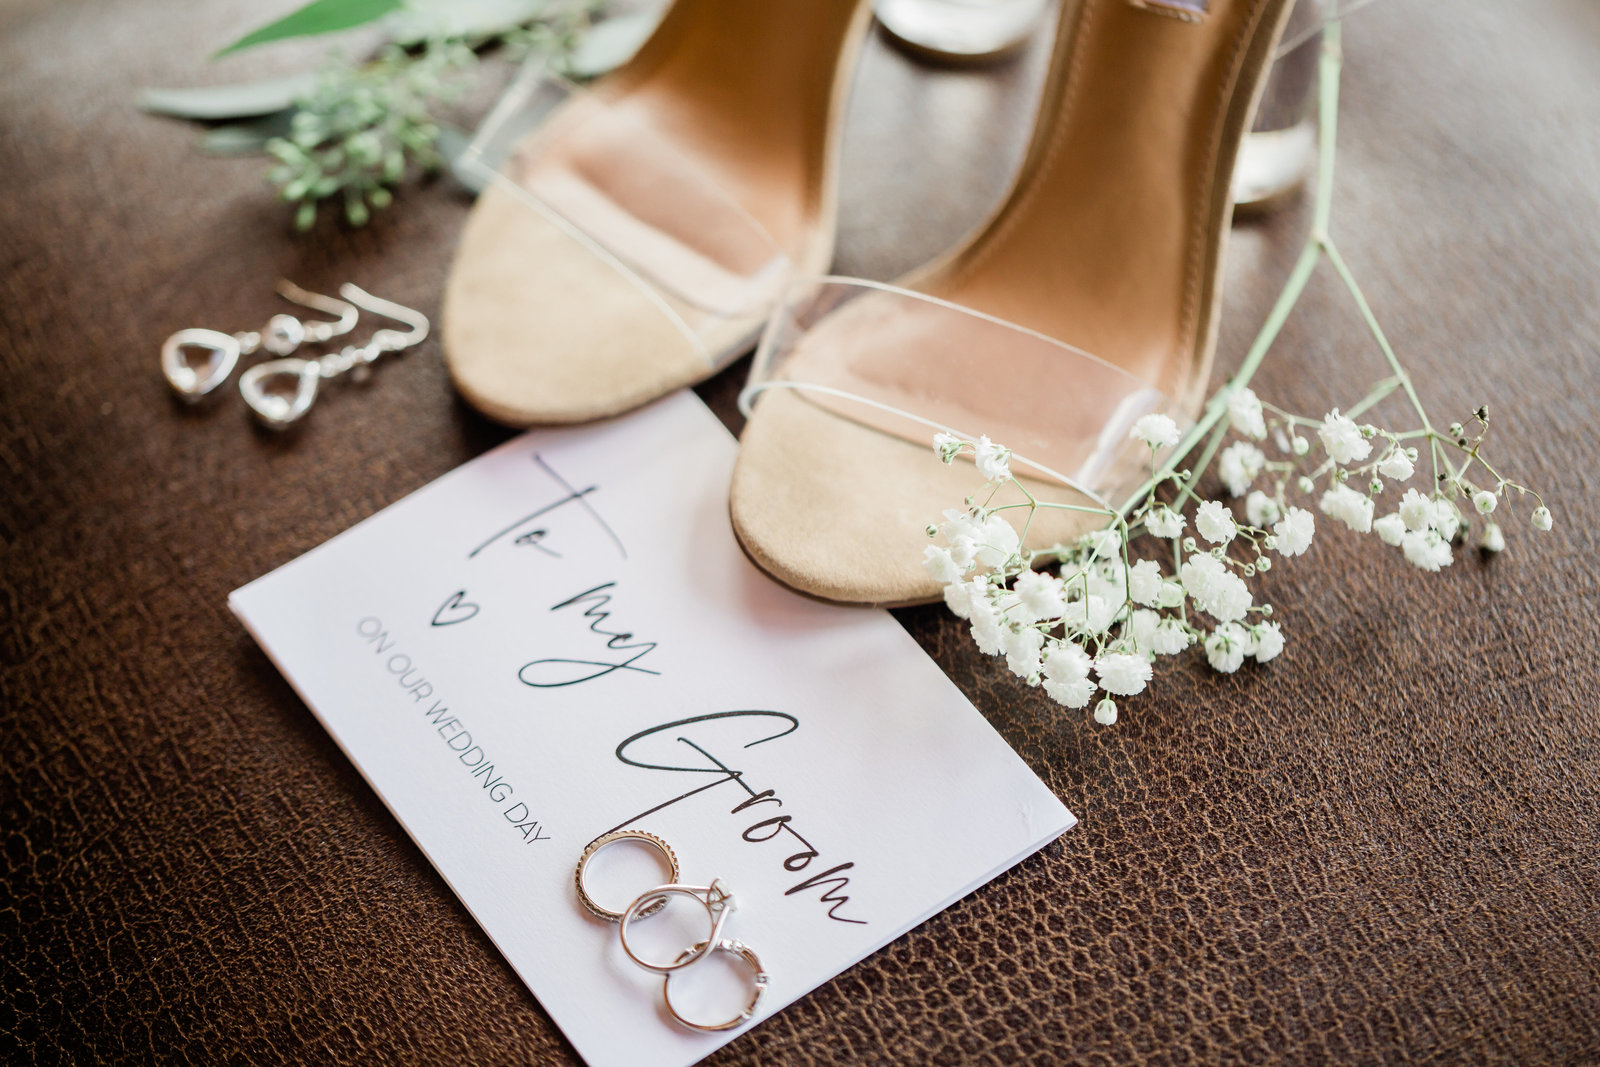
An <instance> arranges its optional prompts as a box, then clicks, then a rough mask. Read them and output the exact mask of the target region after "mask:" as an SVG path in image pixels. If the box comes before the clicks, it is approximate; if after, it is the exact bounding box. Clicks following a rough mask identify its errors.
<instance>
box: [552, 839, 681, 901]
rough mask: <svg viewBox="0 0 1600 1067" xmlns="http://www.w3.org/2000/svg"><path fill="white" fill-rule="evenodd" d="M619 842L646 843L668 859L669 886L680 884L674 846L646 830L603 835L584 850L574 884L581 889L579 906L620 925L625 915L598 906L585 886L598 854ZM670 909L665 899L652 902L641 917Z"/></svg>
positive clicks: (574, 874) (579, 891)
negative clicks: (586, 878)
mask: <svg viewBox="0 0 1600 1067" xmlns="http://www.w3.org/2000/svg"><path fill="white" fill-rule="evenodd" d="M618 841H642V842H643V843H644V844H646V845H649V846H651V847H652V848H654V849H655V850H656V851H658V852H660V853H661V855H663V856H665V857H666V860H667V869H668V871H669V874H668V875H667V882H668V883H675V882H677V880H678V857H677V854H676V853H674V852H673V851H672V846H671V845H669V844H667V843H666V842H665V841H663V840H661V838H659V837H657V836H656V835H655V834H648V833H645V832H644V831H643V830H613V831H611V832H610V833H609V834H601V835H600V836H599V837H597V838H595V839H594V840H593V841H591V842H589V845H588V847H587V848H585V849H584V850H583V855H582V856H579V857H578V869H577V870H576V871H574V872H573V875H572V881H573V884H574V885H575V886H576V887H577V889H578V902H579V903H580V904H582V905H583V906H584V907H585V908H586V909H588V911H589V914H591V915H593V916H595V917H596V918H599V919H604V920H605V921H606V922H611V923H620V922H621V921H622V916H623V912H620V911H612V910H611V909H610V908H606V907H603V906H602V905H600V904H599V903H597V902H596V901H595V899H594V897H592V896H590V895H589V887H588V886H587V885H586V884H585V882H584V874H585V872H586V871H587V869H588V866H589V861H590V860H591V859H593V858H594V854H595V853H596V852H599V851H600V850H601V849H603V848H605V847H606V846H607V845H614V844H616V843H617V842H618ZM666 906H667V901H666V898H664V897H663V898H661V899H659V900H656V901H652V902H651V903H650V904H649V905H648V906H646V907H644V908H641V909H640V911H639V914H638V916H637V917H638V918H644V917H645V916H646V915H654V914H655V913H656V912H658V911H660V910H661V909H662V908H664V907H666Z"/></svg>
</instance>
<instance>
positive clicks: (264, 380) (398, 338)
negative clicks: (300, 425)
mask: <svg viewBox="0 0 1600 1067" xmlns="http://www.w3.org/2000/svg"><path fill="white" fill-rule="evenodd" d="M312 295H314V294H312ZM339 295H340V296H343V297H344V298H345V299H346V300H348V301H350V302H351V303H352V304H354V305H355V306H356V307H359V308H360V309H361V310H362V311H367V312H371V313H372V314H374V315H379V316H382V317H383V318H387V319H393V320H394V321H395V322H400V323H404V324H405V325H406V327H407V329H406V330H403V331H402V330H392V329H389V328H388V327H383V328H381V329H378V330H375V331H374V332H373V334H372V336H371V337H369V338H367V343H366V344H364V345H346V346H345V347H344V348H343V349H341V350H340V351H338V352H329V353H328V354H327V355H325V356H322V357H321V358H319V359H309V360H308V359H275V360H273V361H272V362H270V363H260V364H257V365H256V366H254V367H251V368H250V369H249V370H247V371H245V372H244V376H243V377H241V378H240V379H239V392H240V394H241V395H242V396H243V397H244V399H245V403H247V404H249V405H250V410H251V411H253V412H255V415H256V418H258V419H260V420H261V422H262V424H263V425H265V426H267V427H268V428H269V429H274V430H283V429H287V428H288V427H290V426H292V425H294V424H295V423H296V422H298V421H300V419H301V418H302V417H303V416H304V415H305V413H306V412H307V411H310V410H311V405H312V404H313V403H314V402H315V401H316V399H317V389H318V385H319V384H320V382H321V380H322V379H324V378H337V377H339V375H341V374H344V373H345V372H346V371H355V372H356V373H355V375H354V377H356V378H364V377H365V376H366V375H367V374H368V373H369V372H370V370H371V365H372V363H373V361H374V360H376V359H377V358H378V357H380V356H382V355H385V354H386V353H389V352H401V351H404V350H405V349H407V348H410V347H412V346H413V345H417V344H420V343H421V342H422V341H423V340H425V339H426V338H427V336H428V317H427V316H426V315H424V314H422V312H420V311H416V310H413V309H412V308H408V307H406V306H405V305H404V304H396V303H395V302H394V301H392V300H384V299H382V298H381V297H376V296H373V295H372V294H371V293H369V292H367V291H366V290H365V289H362V288H361V287H360V286H358V285H352V284H350V283H349V282H346V283H345V284H344V285H341V286H340V287H339ZM323 299H328V298H323Z"/></svg>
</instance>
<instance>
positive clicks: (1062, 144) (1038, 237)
mask: <svg viewBox="0 0 1600 1067" xmlns="http://www.w3.org/2000/svg"><path fill="white" fill-rule="evenodd" d="M1290 7H1291V4H1290V3H1289V0H1211V2H1210V3H1206V2H1204V0H1169V2H1166V3H1163V2H1160V0H1142V2H1141V0H1066V2H1065V3H1064V4H1063V5H1062V11H1061V15H1060V22H1059V24H1058V30H1057V41H1056V46H1055V57H1054V59H1053V61H1052V68H1051V71H1050V74H1049V77H1048V80H1047V82H1046V85H1045V90H1044V95H1043V98H1042V103H1041V106H1040V114H1039V117H1038V121H1037V124H1036V126H1035V130H1034V134H1033V139H1032V143H1031V145H1030V147H1029V149H1028V152H1027V153H1026V155H1025V157H1024V162H1023V166H1022V169H1021V172H1020V174H1019V176H1018V178H1017V180H1016V183H1015V185H1014V186H1013V188H1012V189H1011V191H1010V193H1009V194H1008V195H1007V197H1006V198H1005V199H1004V200H1003V202H1002V204H1001V206H1000V207H999V208H998V209H997V210H996V212H995V213H994V215H993V216H992V217H991V218H990V220H989V221H988V222H987V223H986V224H985V225H984V226H983V227H982V228H980V230H979V232H978V233H977V234H976V236H974V237H973V238H971V239H970V240H969V241H967V242H966V243H965V244H964V245H963V246H962V247H960V248H959V249H957V250H956V251H954V252H952V253H950V254H949V255H947V256H945V257H943V258H941V259H940V260H939V261H937V262H935V263H934V264H931V265H930V266H928V267H925V268H922V269H921V270H919V271H917V272H915V273H914V274H913V275H912V276H911V277H909V278H906V279H904V280H902V281H901V282H900V284H899V285H897V286H887V285H880V284H875V283H871V282H863V281H860V280H855V279H847V278H823V279H820V280H815V281H811V282H802V283H796V284H795V285H793V286H792V287H791V289H790V291H789V292H788V293H787V294H786V296H785V298H784V300H783V302H782V303H781V304H780V305H779V308H778V310H777V312H776V313H775V314H774V316H773V319H772V321H771V323H770V324H769V326H768V328H767V331H766V333H765V335H764V336H763V338H762V343H761V347H760V349H759V350H758V351H757V355H756V361H755V365H754V367H753V368H752V372H751V379H750V384H749V385H748V386H747V387H746V389H745V392H744V395H743V396H742V398H741V403H742V406H743V407H744V409H745V411H746V413H747V414H748V415H749V422H748V424H747V425H746V427H745V430H744V433H743V436H742V438H741V447H740V454H739V459H738V463H737V465H736V467H735V469H734V475H733V484H732V487H731V491H730V512H731V516H732V521H733V527H734V530H735V532H736V533H737V535H738V538H739V541H740V543H741V545H742V546H743V547H744V550H745V552H746V553H747V554H748V555H749V556H750V558H751V559H752V560H753V561H755V563H756V564H757V565H759V566H760V567H762V568H763V569H764V570H766V571H767V573H769V574H770V575H772V576H773V577H774V578H776V579H777V580H778V581H780V582H782V583H783V584H785V585H787V586H790V587H791V588H793V589H796V590H799V591H801V592H804V593H808V594H811V595H813V596H817V597H821V598H824V599H827V600H833V601H842V602H849V603H859V604H875V605H900V604H913V603H923V602H927V601H931V600H935V599H937V598H938V596H939V595H940V592H941V590H940V587H939V585H938V583H936V582H935V581H933V579H931V578H930V577H929V576H928V574H927V573H925V572H924V570H923V568H922V565H921V559H922V552H923V549H924V547H925V546H926V545H927V544H928V543H929V542H928V538H927V534H926V530H927V527H928V525H929V524H930V523H937V522H939V521H940V520H941V514H942V512H943V510H944V509H946V508H948V507H950V506H951V505H953V504H957V503H958V502H959V501H960V500H961V499H962V497H963V496H965V495H967V494H970V493H973V492H976V491H977V490H978V489H979V488H980V487H981V486H982V484H983V479H982V477H981V476H980V475H979V474H978V473H977V470H976V468H975V467H974V466H973V464H972V463H971V462H967V461H959V462H957V463H956V464H955V465H954V467H946V466H945V465H944V464H943V463H942V462H941V461H940V460H939V458H938V457H937V456H936V455H935V453H934V450H933V447H932V438H933V434H934V432H935V431H936V430H947V431H951V432H955V433H957V434H959V435H961V436H964V437H967V438H969V439H972V438H974V437H975V435H977V434H987V435H989V436H990V437H991V438H992V439H994V440H995V441H997V442H999V443H1001V444H1003V445H1006V446H1007V447H1010V448H1011V449H1013V450H1014V452H1015V453H1016V455H1015V457H1014V459H1013V461H1012V469H1013V471H1015V472H1016V474H1017V476H1018V477H1019V479H1021V480H1022V481H1023V482H1024V484H1025V485H1027V486H1028V488H1029V491H1030V492H1033V493H1034V494H1035V495H1037V496H1038V497H1040V498H1041V499H1044V500H1055V501H1061V502H1064V503H1078V504H1083V503H1086V502H1087V500H1094V499H1096V498H1098V499H1099V500H1102V501H1103V500H1110V501H1112V504H1111V506H1115V505H1116V504H1117V503H1120V502H1121V500H1122V499H1123V495H1122V494H1125V493H1126V492H1128V491H1131V490H1132V489H1133V488H1134V487H1136V486H1137V485H1138V484H1139V481H1140V479H1141V477H1142V475H1143V474H1144V473H1145V471H1144V464H1145V463H1147V462H1148V457H1149V453H1148V451H1147V450H1143V446H1139V445H1133V446H1131V447H1130V442H1129V441H1128V431H1129V428H1130V427H1131V425H1132V423H1133V422H1134V421H1135V420H1136V419H1138V418H1139V417H1140V416H1141V415H1145V414H1149V413H1152V412H1162V413H1165V414H1168V415H1170V416H1172V417H1173V418H1175V419H1177V420H1178V422H1179V424H1180V425H1184V424H1192V422H1193V420H1194V418H1195V417H1196V416H1197V414H1198V412H1199V409H1200V406H1201V403H1202V401H1203V399H1204V396H1205V393H1206V389H1207V380H1208V378H1209V375H1210V369H1211V360H1212V354H1213V352H1214V350H1215V347H1216V335H1217V311H1218V305H1219V295H1220V292H1219V283H1218V277H1219V274H1220V270H1221V264H1222V257H1223V246H1224V242H1225V240H1226V237H1227V233H1228V224H1229V219H1230V214H1231V207H1232V205H1231V201H1230V192H1229V187H1230V177H1231V175H1232V170H1233V163H1234V159H1235V156H1236V155H1237V152H1238V148H1239V143H1240V141H1241V139H1242V138H1243V136H1244V133H1245V131H1247V130H1248V129H1249V128H1250V118H1251V114H1252V111H1253V108H1254V105H1255V101H1256V97H1257V95H1258V93H1259V90H1260V86H1261V84H1262V82H1263V80H1264V76H1265V74H1266V71H1267V69H1268V67H1269V65H1270V64H1271V61H1272V56H1273V50H1274V48H1275V46H1276V42H1277V40H1278V38H1279V35H1280V34H1281V32H1282V28H1283V23H1284V21H1285V18H1286V16H1287V14H1288V11H1289V9H1290ZM1090 494H1093V495H1090ZM1101 506H1104V505H1101ZM1085 524H1086V520H1085V518H1084V517H1083V515H1082V513H1079V512H1071V511H1063V510H1059V509H1041V510H1039V511H1037V512H1036V513H1035V514H1034V517H1033V522H1032V526H1031V528H1030V529H1029V531H1028V539H1027V540H1028V545H1029V547H1033V548H1041V547H1048V546H1049V545H1052V544H1055V543H1057V542H1060V541H1065V540H1070V539H1071V538H1073V537H1075V536H1077V535H1078V534H1080V533H1082V532H1083V531H1084V529H1086V525H1085Z"/></svg>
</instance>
